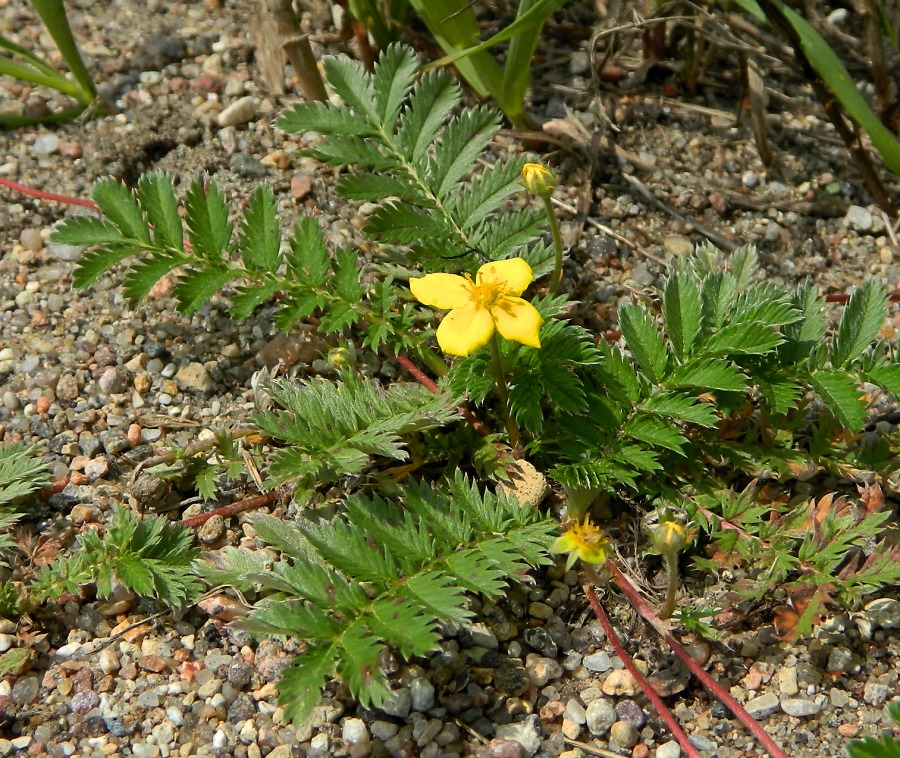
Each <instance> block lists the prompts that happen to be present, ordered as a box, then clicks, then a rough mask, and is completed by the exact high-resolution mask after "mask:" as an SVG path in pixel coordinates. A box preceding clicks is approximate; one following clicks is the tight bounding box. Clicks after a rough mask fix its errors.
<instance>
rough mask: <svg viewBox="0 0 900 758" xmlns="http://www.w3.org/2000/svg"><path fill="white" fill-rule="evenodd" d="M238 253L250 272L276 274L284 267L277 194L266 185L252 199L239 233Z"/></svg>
mask: <svg viewBox="0 0 900 758" xmlns="http://www.w3.org/2000/svg"><path fill="white" fill-rule="evenodd" d="M238 250H239V251H240V254H241V260H243V262H244V265H245V266H246V267H247V268H248V269H249V270H250V271H259V272H262V273H272V274H274V273H275V272H276V271H277V270H278V267H279V265H281V253H280V250H281V229H280V228H279V225H278V210H277V209H276V207H275V194H274V193H273V192H272V190H271V189H270V188H269V187H268V186H267V185H265V184H260V185H259V186H258V187H257V188H256V189H255V190H254V191H253V194H251V195H250V202H249V204H248V205H247V210H246V212H245V213H244V218H243V220H242V221H241V226H240V230H239V232H238Z"/></svg>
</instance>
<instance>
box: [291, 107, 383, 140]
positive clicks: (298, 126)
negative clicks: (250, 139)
mask: <svg viewBox="0 0 900 758" xmlns="http://www.w3.org/2000/svg"><path fill="white" fill-rule="evenodd" d="M275 126H276V127H277V128H279V129H281V130H282V131H285V132H287V133H288V134H303V133H304V132H318V133H319V134H338V135H343V136H346V137H373V136H375V135H377V134H378V129H377V128H376V127H375V126H373V125H372V124H371V123H370V122H369V121H368V120H367V119H366V118H364V117H363V116H361V115H357V114H355V113H352V112H350V111H349V110H348V109H346V108H335V107H334V106H333V105H331V104H330V103H301V104H299V105H295V106H293V107H292V108H289V109H288V110H286V111H284V112H283V113H282V114H281V115H280V116H279V117H278V118H277V119H276V120H275Z"/></svg>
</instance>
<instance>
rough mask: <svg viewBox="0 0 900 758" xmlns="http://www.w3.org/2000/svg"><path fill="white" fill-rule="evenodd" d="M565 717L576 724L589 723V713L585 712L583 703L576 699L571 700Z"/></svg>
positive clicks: (567, 704) (567, 705)
mask: <svg viewBox="0 0 900 758" xmlns="http://www.w3.org/2000/svg"><path fill="white" fill-rule="evenodd" d="M563 715H564V716H565V717H566V718H567V719H570V720H572V721H574V722H575V723H576V724H585V723H586V722H587V711H585V709H584V706H583V705H582V704H581V702H580V701H579V700H577V699H576V698H574V697H573V698H569V701H568V702H567V703H566V710H565V713H564V714H563Z"/></svg>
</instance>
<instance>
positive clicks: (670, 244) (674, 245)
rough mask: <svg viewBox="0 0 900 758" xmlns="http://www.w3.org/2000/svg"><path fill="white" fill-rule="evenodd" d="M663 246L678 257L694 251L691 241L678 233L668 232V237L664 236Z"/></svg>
mask: <svg viewBox="0 0 900 758" xmlns="http://www.w3.org/2000/svg"><path fill="white" fill-rule="evenodd" d="M663 247H664V248H665V249H666V252H667V253H669V254H670V255H674V256H676V257H678V258H686V257H688V256H689V255H692V254H693V253H694V245H693V243H692V242H691V241H690V240H689V239H688V238H687V237H684V236H682V235H680V234H670V235H669V236H668V237H664V238H663Z"/></svg>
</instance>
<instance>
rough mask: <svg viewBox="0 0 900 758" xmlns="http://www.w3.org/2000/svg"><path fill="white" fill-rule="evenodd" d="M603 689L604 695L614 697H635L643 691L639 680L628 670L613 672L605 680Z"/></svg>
mask: <svg viewBox="0 0 900 758" xmlns="http://www.w3.org/2000/svg"><path fill="white" fill-rule="evenodd" d="M601 689H602V690H603V694H604V695H613V696H616V697H634V696H635V695H637V694H638V693H639V692H640V691H641V688H640V685H638V683H637V680H636V679H635V678H634V676H633V675H632V674H631V672H630V671H628V670H626V669H618V670H616V671H613V672H612V673H611V674H610V675H609V676H607V677H606V679H604V680H603V685H602V686H601Z"/></svg>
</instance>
